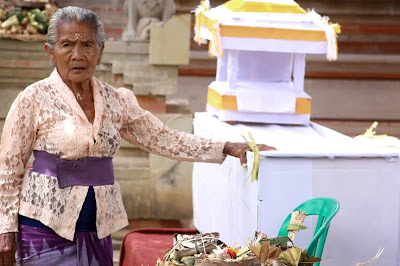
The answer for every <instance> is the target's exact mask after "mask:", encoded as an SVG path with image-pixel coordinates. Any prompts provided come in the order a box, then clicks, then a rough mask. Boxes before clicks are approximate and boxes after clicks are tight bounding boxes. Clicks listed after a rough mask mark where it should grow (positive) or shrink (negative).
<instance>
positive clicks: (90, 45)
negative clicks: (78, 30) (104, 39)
mask: <svg viewBox="0 0 400 266" xmlns="http://www.w3.org/2000/svg"><path fill="white" fill-rule="evenodd" d="M84 47H85V48H90V47H92V44H91V43H85V44H84Z"/></svg>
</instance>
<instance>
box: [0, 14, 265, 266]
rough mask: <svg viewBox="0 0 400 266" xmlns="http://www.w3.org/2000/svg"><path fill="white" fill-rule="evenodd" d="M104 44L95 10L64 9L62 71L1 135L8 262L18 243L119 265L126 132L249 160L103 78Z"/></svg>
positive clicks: (141, 142) (51, 34)
mask: <svg viewBox="0 0 400 266" xmlns="http://www.w3.org/2000/svg"><path fill="white" fill-rule="evenodd" d="M104 41H105V37H104V29H103V24H102V23H101V21H100V20H99V18H98V16H97V15H96V14H95V13H93V12H91V11H89V10H86V9H83V8H78V7H66V8H62V9H59V10H58V11H57V12H56V13H55V14H54V15H53V17H52V19H51V21H50V26H49V29H48V34H47V43H46V45H45V50H46V52H47V54H48V55H49V57H50V59H51V61H52V62H53V64H54V65H55V69H54V71H53V72H52V73H51V75H50V76H49V77H48V78H46V79H44V80H41V81H39V82H36V83H34V84H32V85H30V86H28V87H27V88H26V89H25V90H24V91H22V92H21V93H20V94H19V95H18V97H17V99H16V100H15V102H14V103H13V105H12V107H11V109H10V112H9V114H8V116H7V119H6V122H5V125H4V131H3V136H2V139H1V153H0V209H1V213H0V265H13V263H14V261H15V256H14V254H15V251H16V250H17V256H16V257H17V264H19V265H20V264H22V265H39V263H42V265H112V244H111V236H110V234H111V233H113V232H115V231H117V230H119V229H121V228H123V227H125V226H126V225H127V224H128V220H127V215H126V213H125V210H124V208H123V204H122V199H121V195H120V189H119V186H118V184H117V183H115V182H114V172H113V165H112V157H113V156H114V155H115V153H116V152H117V151H118V149H119V147H120V140H121V138H123V139H125V140H127V141H129V142H130V143H132V144H134V145H137V146H139V147H141V148H142V149H144V150H146V151H149V152H153V153H156V154H159V155H162V156H166V157H168V158H173V159H179V160H186V161H202V162H213V163H222V162H223V160H224V158H225V156H226V155H232V156H236V157H239V158H241V161H242V162H243V161H244V160H245V153H246V151H247V150H248V149H249V148H248V146H247V144H245V143H229V142H221V141H214V140H210V139H204V138H200V137H197V136H194V135H191V134H187V133H182V132H177V131H174V130H171V129H169V128H167V127H166V126H164V125H163V124H162V123H161V122H160V121H159V120H158V119H157V118H155V117H154V116H153V115H152V114H151V113H149V112H147V111H144V110H143V109H141V108H140V107H139V106H138V104H137V101H136V99H135V96H134V95H133V93H132V92H131V91H129V90H127V89H125V88H120V89H116V88H113V87H112V86H110V85H108V84H106V83H104V82H101V81H99V80H97V79H96V78H94V77H93V73H94V71H95V68H96V65H98V64H99V63H100V60H101V57H102V53H103V49H104ZM262 148H264V149H268V148H269V147H267V146H265V147H262ZM32 152H33V154H34V157H35V160H34V162H33V169H29V170H27V171H26V164H27V161H28V159H29V157H30V156H31V154H32ZM15 232H19V234H17V235H16V234H15Z"/></svg>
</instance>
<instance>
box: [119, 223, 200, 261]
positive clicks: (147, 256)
mask: <svg viewBox="0 0 400 266" xmlns="http://www.w3.org/2000/svg"><path fill="white" fill-rule="evenodd" d="M175 233H179V234H187V235H194V234H197V233H198V231H197V230H196V229H184V228H144V229H135V230H132V231H130V232H129V233H127V234H126V235H125V237H124V239H123V240H122V244H121V252H120V256H119V265H120V266H141V265H144V266H147V265H149V266H154V265H156V262H157V259H163V258H164V255H165V251H166V250H168V249H170V248H171V247H172V245H173V242H174V241H173V236H174V234H175Z"/></svg>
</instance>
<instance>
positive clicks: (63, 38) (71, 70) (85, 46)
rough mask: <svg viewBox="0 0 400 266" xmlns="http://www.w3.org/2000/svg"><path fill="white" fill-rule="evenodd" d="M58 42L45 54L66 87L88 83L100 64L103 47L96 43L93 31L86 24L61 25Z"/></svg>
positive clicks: (47, 48)
mask: <svg viewBox="0 0 400 266" xmlns="http://www.w3.org/2000/svg"><path fill="white" fill-rule="evenodd" d="M57 30H58V31H57V33H58V40H57V42H56V43H55V45H54V49H53V50H51V49H50V48H49V47H48V46H46V47H45V48H46V51H47V54H48V55H49V57H50V59H51V61H52V62H53V64H54V65H56V67H57V70H58V73H59V74H60V76H61V78H62V79H63V80H64V82H65V83H66V84H67V85H71V83H81V82H85V81H89V79H90V78H91V77H92V76H93V74H94V71H95V69H96V65H98V64H99V63H100V60H101V56H102V54H103V49H104V45H103V46H102V47H99V46H98V45H97V43H96V37H95V31H94V30H93V28H92V27H91V26H90V25H89V24H88V23H86V22H70V23H61V24H60V25H59V26H58V29H57Z"/></svg>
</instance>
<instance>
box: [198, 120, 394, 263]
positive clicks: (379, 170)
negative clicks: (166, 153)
mask: <svg viewBox="0 0 400 266" xmlns="http://www.w3.org/2000/svg"><path fill="white" fill-rule="evenodd" d="M249 131H251V133H252V135H253V136H254V138H255V140H256V141H257V142H258V143H265V144H268V145H271V146H275V147H276V148H278V149H279V151H272V152H262V153H261V162H260V172H259V179H258V181H256V182H250V178H248V175H249V171H250V170H251V169H250V167H249V169H240V163H239V160H238V159H236V158H233V157H228V158H227V159H226V160H225V162H224V163H223V164H222V165H217V164H206V163H195V165H194V170H193V207H194V223H195V226H196V227H197V229H198V230H200V231H202V232H212V231H218V232H220V233H221V238H222V240H223V241H225V242H226V243H227V244H229V245H233V244H235V243H239V244H240V245H242V246H243V245H246V243H247V239H248V238H252V237H253V235H254V231H256V230H259V231H262V232H264V233H266V234H268V235H269V236H270V237H274V236H276V235H277V234H278V231H279V228H280V226H281V224H282V222H283V221H284V219H285V218H286V216H287V215H288V214H289V213H290V212H291V211H292V209H293V208H295V207H296V206H297V205H299V204H300V203H302V202H304V201H306V200H308V199H310V198H314V197H332V198H335V199H337V200H338V201H339V202H340V204H341V207H340V210H339V212H338V214H337V215H336V216H335V217H334V218H333V220H332V222H331V227H330V230H329V233H328V237H327V240H326V243H325V249H324V253H323V256H322V259H323V262H322V263H321V265H332V266H333V265H334V266H338V265H356V263H357V262H363V261H367V260H369V259H370V258H372V257H373V256H375V254H376V252H377V250H378V248H379V247H382V248H384V249H385V251H384V252H383V254H382V255H381V257H380V258H379V260H378V261H376V262H374V263H372V264H370V265H400V264H399V263H400V260H399V254H400V251H399V250H400V193H399V192H400V160H399V149H394V148H393V149H377V148H374V147H366V146H365V145H358V144H357V143H355V141H354V140H353V139H351V138H349V137H346V136H344V135H341V134H339V133H337V132H334V131H332V130H330V129H327V128H325V127H322V126H319V125H317V124H313V123H311V124H310V125H309V126H301V127H300V126H279V125H243V124H236V125H229V124H226V123H223V122H221V121H219V120H218V119H216V118H215V117H213V116H211V115H210V114H208V113H197V114H196V116H195V120H194V132H195V134H196V135H200V136H204V137H211V138H216V139H224V140H229V141H242V140H243V139H242V137H241V135H247V132H249ZM252 155H253V154H252V153H249V154H248V158H249V161H250V162H251V156H252ZM305 224H306V225H307V226H310V227H312V225H313V224H315V221H312V219H311V218H310V219H306V222H305ZM312 233H313V229H312V228H310V229H309V230H305V231H302V232H300V234H299V235H298V237H297V238H296V240H295V244H296V245H299V246H302V247H305V248H306V247H307V245H308V243H309V240H310V239H311V237H312Z"/></svg>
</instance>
